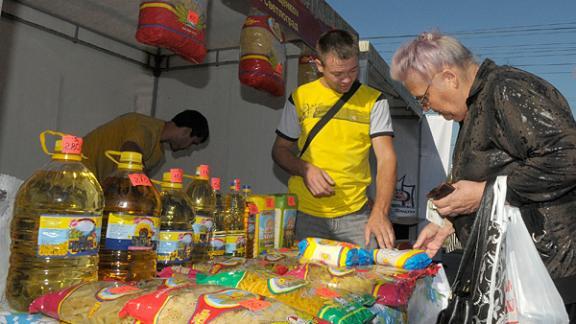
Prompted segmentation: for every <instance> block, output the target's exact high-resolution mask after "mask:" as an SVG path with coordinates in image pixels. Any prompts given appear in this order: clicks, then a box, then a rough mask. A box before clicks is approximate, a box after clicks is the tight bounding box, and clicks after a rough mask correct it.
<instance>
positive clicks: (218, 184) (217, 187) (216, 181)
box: [210, 178, 220, 190]
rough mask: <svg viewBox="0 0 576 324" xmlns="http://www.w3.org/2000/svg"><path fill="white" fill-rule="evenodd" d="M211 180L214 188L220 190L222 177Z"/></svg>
mask: <svg viewBox="0 0 576 324" xmlns="http://www.w3.org/2000/svg"><path fill="white" fill-rule="evenodd" d="M210 181H211V185H212V190H220V178H212V179H211V180H210Z"/></svg>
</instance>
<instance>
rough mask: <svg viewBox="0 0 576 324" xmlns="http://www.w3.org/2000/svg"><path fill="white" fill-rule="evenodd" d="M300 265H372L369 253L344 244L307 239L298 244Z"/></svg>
mask: <svg viewBox="0 0 576 324" xmlns="http://www.w3.org/2000/svg"><path fill="white" fill-rule="evenodd" d="M298 249H299V250H300V262H301V263H320V264H325V265H328V266H332V267H336V268H344V267H351V266H355V265H367V264H372V261H373V259H372V255H371V253H370V252H368V251H366V250H364V249H360V247H359V246H357V245H355V244H351V243H346V242H338V241H331V240H326V239H321V238H316V237H308V238H306V239H304V240H301V241H300V242H299V243H298Z"/></svg>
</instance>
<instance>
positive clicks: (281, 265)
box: [158, 249, 299, 279]
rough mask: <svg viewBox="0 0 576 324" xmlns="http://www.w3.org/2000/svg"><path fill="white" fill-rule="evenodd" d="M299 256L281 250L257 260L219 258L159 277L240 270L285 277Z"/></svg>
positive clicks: (163, 272)
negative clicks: (264, 272) (257, 271)
mask: <svg viewBox="0 0 576 324" xmlns="http://www.w3.org/2000/svg"><path fill="white" fill-rule="evenodd" d="M297 254H298V252H297V250H291V249H280V250H276V251H275V252H272V253H268V254H264V255H260V256H258V258H256V259H246V258H241V257H225V256H224V257H217V258H214V259H213V260H210V261H207V262H201V263H196V264H193V265H192V267H181V266H174V267H168V268H165V269H164V270H163V271H161V272H160V273H159V274H158V276H159V277H162V278H169V277H173V276H179V277H186V278H188V279H195V278H196V274H197V273H204V274H216V273H220V272H228V271H238V270H260V271H269V272H271V273H274V274H278V275H283V274H285V273H287V272H288V271H290V270H291V269H294V268H296V267H297V266H298V265H299V263H298V258H297V257H296V256H297Z"/></svg>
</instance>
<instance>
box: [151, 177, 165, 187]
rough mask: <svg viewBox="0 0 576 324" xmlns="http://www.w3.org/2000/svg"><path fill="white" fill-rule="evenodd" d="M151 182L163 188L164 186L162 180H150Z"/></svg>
mask: <svg viewBox="0 0 576 324" xmlns="http://www.w3.org/2000/svg"><path fill="white" fill-rule="evenodd" d="M150 181H152V183H154V184H155V185H159V186H162V184H163V183H164V182H162V181H160V180H155V179H150Z"/></svg>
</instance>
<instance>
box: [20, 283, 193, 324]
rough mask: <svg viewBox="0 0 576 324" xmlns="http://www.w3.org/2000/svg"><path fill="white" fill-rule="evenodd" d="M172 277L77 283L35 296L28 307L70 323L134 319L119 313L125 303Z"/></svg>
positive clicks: (162, 284)
mask: <svg viewBox="0 0 576 324" xmlns="http://www.w3.org/2000/svg"><path fill="white" fill-rule="evenodd" d="M171 281H172V280H171V279H170V280H161V279H154V280H148V281H141V282H133V283H121V282H115V281H98V282H93V283H86V284H80V285H75V286H72V287H69V288H66V289H64V290H61V291H58V292H55V293H49V294H46V295H43V296H40V297H38V298H36V299H35V300H34V301H33V302H32V304H30V309H29V310H30V313H42V314H44V315H46V316H49V317H52V318H55V319H58V320H60V321H64V322H68V323H123V322H125V323H133V322H132V321H123V320H122V319H121V318H120V317H119V316H118V314H119V312H120V310H121V309H122V307H124V305H125V304H126V303H127V302H128V301H129V300H131V299H133V298H136V297H139V296H141V295H144V294H147V293H151V292H153V291H156V289H157V288H159V287H163V286H166V285H167V284H168V285H169V286H174V284H171V283H169V282H171ZM184 284H189V282H188V283H186V282H185V283H184Z"/></svg>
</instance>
